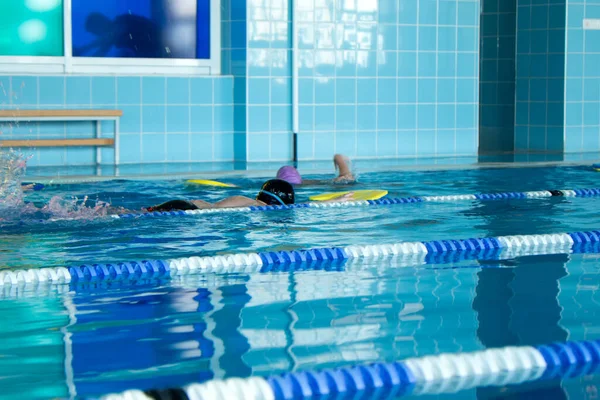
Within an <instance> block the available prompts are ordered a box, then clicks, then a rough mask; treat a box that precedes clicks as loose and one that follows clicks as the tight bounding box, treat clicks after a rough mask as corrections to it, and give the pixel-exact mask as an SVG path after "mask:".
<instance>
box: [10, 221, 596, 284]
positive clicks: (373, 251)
mask: <svg viewBox="0 0 600 400" xmlns="http://www.w3.org/2000/svg"><path fill="white" fill-rule="evenodd" d="M599 251H600V231H589V232H572V233H551V234H544V235H515V236H499V237H490V238H483V239H457V240H433V241H427V242H403V243H395V244H375V245H352V246H346V247H331V248H314V249H307V250H290V251H265V252H258V253H238V254H229V255H217V256H205V257H183V258H172V259H166V260H142V261H131V262H116V263H111V264H95V263H92V264H84V265H78V266H70V267H54V268H33V269H27V270H14V271H13V270H0V287H2V286H6V285H35V284H40V283H71V282H73V283H77V282H79V283H96V282H112V281H124V280H131V279H133V280H139V279H144V280H145V279H163V278H169V277H174V276H177V275H188V274H199V273H236V272H238V273H253V272H272V271H282V272H285V271H290V270H306V269H313V270H319V269H326V268H325V266H326V265H328V264H329V265H331V264H333V265H336V264H339V263H346V262H347V261H349V260H358V259H384V258H395V259H397V258H407V259H409V260H412V262H415V261H417V262H419V260H422V262H421V263H425V262H433V263H439V262H448V261H460V260H465V259H480V258H486V259H489V258H492V259H493V258H512V257H516V256H521V255H534V254H565V253H566V254H568V253H596V252H599ZM428 260H431V261H428ZM409 265H415V264H409ZM416 265H419V264H416Z"/></svg>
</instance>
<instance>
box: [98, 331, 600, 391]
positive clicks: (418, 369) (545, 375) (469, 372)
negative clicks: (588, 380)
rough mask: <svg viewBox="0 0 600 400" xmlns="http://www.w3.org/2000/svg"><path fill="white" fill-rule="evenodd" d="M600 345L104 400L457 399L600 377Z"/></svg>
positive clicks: (511, 350)
mask: <svg viewBox="0 0 600 400" xmlns="http://www.w3.org/2000/svg"><path fill="white" fill-rule="evenodd" d="M599 367H600V341H599V340H589V341H579V342H566V343H551V344H547V345H541V346H520V347H503V348H493V349H487V350H482V351H476V352H472V353H457V354H441V355H434V356H426V357H418V358H411V359H407V360H403V361H396V362H388V363H380V362H377V363H373V364H369V365H354V366H348V367H340V368H332V369H323V370H319V371H311V370H309V371H299V372H288V373H284V374H280V375H272V376H266V377H250V378H230V379H226V380H213V381H208V382H204V383H194V384H190V385H187V386H185V387H183V388H175V389H167V390H161V391H156V390H152V391H146V392H143V391H140V390H129V391H126V392H123V393H118V394H111V395H107V396H105V397H103V398H102V399H104V400H125V399H128V400H167V399H173V398H177V399H181V400H242V399H253V400H307V399H324V398H327V399H342V398H343V399H347V398H353V399H357V398H360V399H366V398H368V399H391V398H396V397H401V396H406V395H433V394H442V393H455V392H459V391H461V390H466V389H471V388H475V387H485V386H505V385H517V384H521V383H525V382H536V381H544V380H550V379H568V378H574V377H578V376H583V375H589V374H595V373H597V371H598V369H599Z"/></svg>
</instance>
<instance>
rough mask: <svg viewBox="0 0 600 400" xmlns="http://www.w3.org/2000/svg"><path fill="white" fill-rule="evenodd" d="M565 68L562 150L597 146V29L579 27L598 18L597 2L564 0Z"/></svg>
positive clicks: (599, 53) (599, 92)
mask: <svg viewBox="0 0 600 400" xmlns="http://www.w3.org/2000/svg"><path fill="white" fill-rule="evenodd" d="M567 15H568V18H567V26H566V31H567V32H566V49H565V53H566V63H565V64H566V71H565V80H566V83H565V103H566V106H565V110H566V111H565V132H564V137H565V152H597V151H599V150H600V70H599V68H598V66H600V31H598V30H587V29H585V30H584V29H583V20H584V19H586V18H592V19H597V18H600V2H598V1H592V0H576V1H575V0H568V2H567Z"/></svg>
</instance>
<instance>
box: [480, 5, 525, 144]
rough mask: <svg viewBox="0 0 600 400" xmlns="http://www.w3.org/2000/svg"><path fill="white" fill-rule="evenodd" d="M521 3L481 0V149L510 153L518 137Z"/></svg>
mask: <svg viewBox="0 0 600 400" xmlns="http://www.w3.org/2000/svg"><path fill="white" fill-rule="evenodd" d="M516 5H517V0H482V1H481V9H482V13H481V41H480V80H479V90H480V92H479V93H480V94H479V150H480V152H482V153H487V152H509V151H513V150H514V136H515V129H514V124H515V45H516V26H515V24H516Z"/></svg>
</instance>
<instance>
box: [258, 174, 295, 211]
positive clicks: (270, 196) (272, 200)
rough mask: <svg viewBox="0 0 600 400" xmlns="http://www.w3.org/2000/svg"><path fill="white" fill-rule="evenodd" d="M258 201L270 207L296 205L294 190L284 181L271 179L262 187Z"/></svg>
mask: <svg viewBox="0 0 600 400" xmlns="http://www.w3.org/2000/svg"><path fill="white" fill-rule="evenodd" d="M256 200H260V201H262V202H263V203H265V204H267V205H270V206H279V205H287V204H294V200H295V199H294V188H293V187H292V185H291V184H290V183H289V182H287V181H284V180H283V179H271V180H268V181H266V182H265V183H264V184H263V185H262V187H261V188H260V192H258V195H257V196H256Z"/></svg>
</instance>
